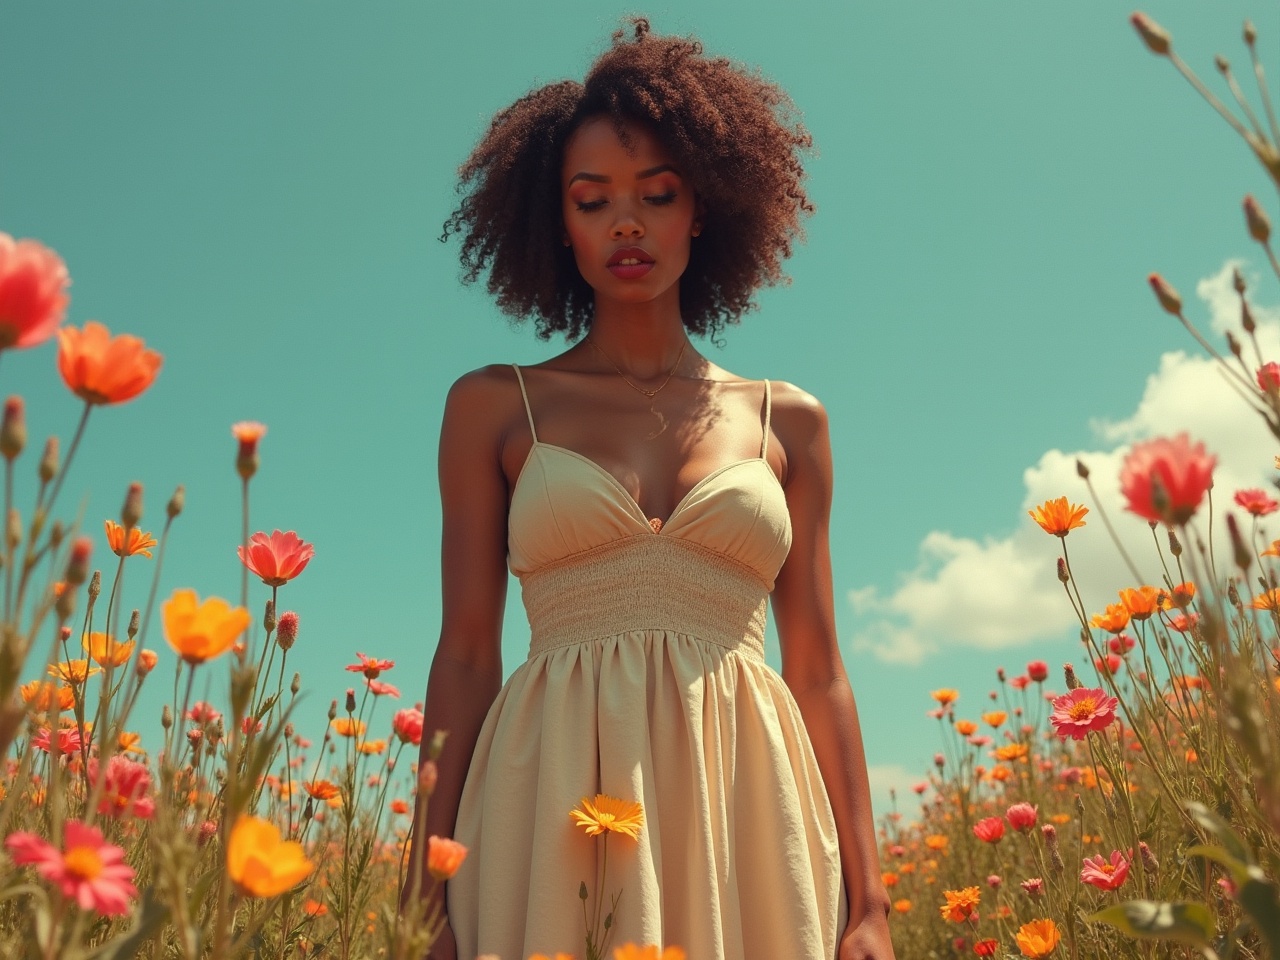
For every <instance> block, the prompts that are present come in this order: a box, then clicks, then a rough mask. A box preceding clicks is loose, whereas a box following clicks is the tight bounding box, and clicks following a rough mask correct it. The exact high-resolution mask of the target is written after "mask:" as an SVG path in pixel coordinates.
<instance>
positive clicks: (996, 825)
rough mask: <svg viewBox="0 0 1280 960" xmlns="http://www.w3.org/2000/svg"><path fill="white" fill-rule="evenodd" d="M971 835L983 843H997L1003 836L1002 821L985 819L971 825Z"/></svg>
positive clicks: (990, 818)
mask: <svg viewBox="0 0 1280 960" xmlns="http://www.w3.org/2000/svg"><path fill="white" fill-rule="evenodd" d="M973 835H974V836H975V837H977V838H978V839H979V840H981V841H982V842H983V843H999V842H1000V838H1001V837H1003V836H1004V819H1003V818H1002V817H987V818H986V819H984V820H979V821H978V822H977V823H975V824H974V825H973Z"/></svg>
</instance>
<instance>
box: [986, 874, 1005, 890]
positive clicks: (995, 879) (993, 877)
mask: <svg viewBox="0 0 1280 960" xmlns="http://www.w3.org/2000/svg"><path fill="white" fill-rule="evenodd" d="M1002 883H1004V881H1003V880H1002V879H1000V874H998V873H992V874H988V875H987V886H988V887H990V888H991V889H992V890H997V889H999V887H1000V884H1002Z"/></svg>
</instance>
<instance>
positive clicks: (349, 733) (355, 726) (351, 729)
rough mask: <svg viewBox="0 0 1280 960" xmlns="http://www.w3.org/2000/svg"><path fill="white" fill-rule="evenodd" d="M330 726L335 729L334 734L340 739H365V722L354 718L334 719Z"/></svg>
mask: <svg viewBox="0 0 1280 960" xmlns="http://www.w3.org/2000/svg"><path fill="white" fill-rule="evenodd" d="M329 726H331V727H333V732H334V733H336V734H337V735H338V736H340V737H363V736H364V731H365V729H366V726H365V722H364V721H363V720H356V719H353V718H352V717H334V718H333V719H332V720H330V721H329Z"/></svg>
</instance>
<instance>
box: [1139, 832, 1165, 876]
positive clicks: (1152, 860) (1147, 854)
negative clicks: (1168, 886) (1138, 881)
mask: <svg viewBox="0 0 1280 960" xmlns="http://www.w3.org/2000/svg"><path fill="white" fill-rule="evenodd" d="M1138 853H1139V854H1141V856H1142V865H1143V866H1144V867H1145V868H1146V870H1147V873H1153V874H1154V873H1159V872H1160V861H1159V860H1157V859H1156V855H1155V854H1154V853H1152V852H1151V848H1150V847H1148V846H1147V842H1146V841H1145V840H1139V841H1138Z"/></svg>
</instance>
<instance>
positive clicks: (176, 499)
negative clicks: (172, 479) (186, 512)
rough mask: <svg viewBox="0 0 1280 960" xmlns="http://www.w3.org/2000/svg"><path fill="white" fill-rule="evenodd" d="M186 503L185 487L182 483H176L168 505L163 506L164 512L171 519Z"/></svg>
mask: <svg viewBox="0 0 1280 960" xmlns="http://www.w3.org/2000/svg"><path fill="white" fill-rule="evenodd" d="M186 503H187V488H186V487H184V486H183V485H182V484H178V489H176V490H174V491H173V496H172V497H170V498H169V503H168V505H167V506H166V507H165V508H164V512H165V514H166V515H167V516H168V517H169V519H170V520H172V519H173V518H174V517H176V516H177V515H178V514H180V513H181V512H182V508H183V507H184V506H186Z"/></svg>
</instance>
